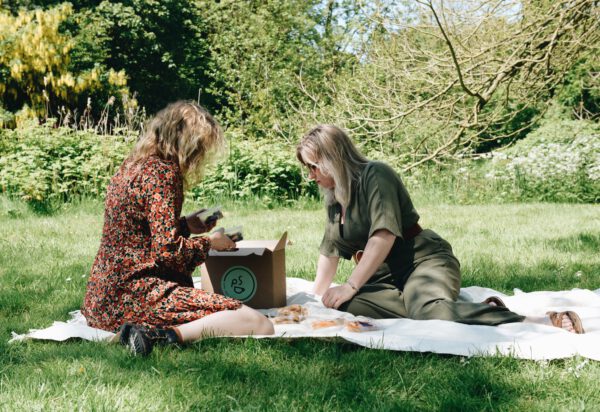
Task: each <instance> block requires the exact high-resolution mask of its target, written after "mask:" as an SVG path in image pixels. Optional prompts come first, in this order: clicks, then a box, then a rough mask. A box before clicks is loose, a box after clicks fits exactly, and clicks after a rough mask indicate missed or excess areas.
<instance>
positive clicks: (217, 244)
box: [208, 231, 235, 250]
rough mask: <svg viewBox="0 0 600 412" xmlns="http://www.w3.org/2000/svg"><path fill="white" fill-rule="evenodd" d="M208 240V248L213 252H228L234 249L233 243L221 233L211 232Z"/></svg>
mask: <svg viewBox="0 0 600 412" xmlns="http://www.w3.org/2000/svg"><path fill="white" fill-rule="evenodd" d="M208 238H209V239H210V247H211V248H212V249H214V250H229V249H234V248H235V242H234V241H233V240H231V239H230V238H229V237H228V236H227V235H225V234H223V231H216V232H213V233H211V234H210V236H209V237H208Z"/></svg>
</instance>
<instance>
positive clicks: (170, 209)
mask: <svg viewBox="0 0 600 412" xmlns="http://www.w3.org/2000/svg"><path fill="white" fill-rule="evenodd" d="M223 145H224V137H223V133H222V131H221V128H220V127H219V125H218V123H217V122H216V121H215V119H214V118H213V117H212V116H211V115H210V113H208V111H206V109H204V108H203V107H201V106H199V105H198V104H196V103H194V102H188V101H179V102H176V103H172V104H170V105H168V106H167V107H166V108H165V109H163V110H161V111H160V112H159V113H158V114H157V115H156V116H155V117H154V118H153V119H152V120H151V121H150V122H149V124H148V126H147V128H146V130H145V132H143V133H142V135H141V136H140V138H139V140H138V142H137V144H136V145H135V147H134V148H133V150H132V152H131V154H130V156H129V157H128V158H127V159H126V160H125V161H124V162H123V164H122V165H121V167H120V168H119V170H118V171H117V173H116V174H115V175H114V176H113V177H112V179H111V181H110V184H109V186H108V188H107V193H106V201H105V212H104V228H103V231H102V239H101V243H100V248H99V250H98V254H97V256H96V259H95V261H94V264H93V266H92V271H91V276H90V279H89V281H88V285H87V292H86V295H85V300H84V303H83V307H82V313H83V314H84V316H85V318H86V319H87V322H88V324H89V325H90V326H93V327H96V328H100V329H104V330H108V331H113V332H117V331H119V332H120V341H121V343H122V344H124V345H127V346H129V348H130V349H131V350H132V351H133V352H134V353H136V354H141V355H144V356H145V355H148V354H149V353H150V352H151V351H152V348H153V346H154V344H156V343H162V344H168V343H184V342H189V341H194V340H198V339H200V338H201V337H203V336H205V335H212V336H215V335H216V336H226V335H249V334H260V335H267V334H272V333H273V325H272V324H271V322H270V321H269V320H268V319H267V318H266V317H265V316H263V315H262V314H260V313H259V312H257V311H255V310H253V309H251V308H249V307H247V306H244V305H242V304H241V302H239V301H237V300H235V299H231V298H228V297H225V296H221V295H218V294H213V293H209V292H206V291H203V290H201V289H195V288H194V285H193V282H192V273H193V271H194V269H195V268H196V267H197V266H199V265H200V264H202V263H203V262H204V260H205V259H206V257H207V255H208V252H209V250H210V249H215V250H226V249H230V248H233V247H235V243H234V242H233V241H232V240H231V239H229V238H228V237H227V236H225V235H223V234H222V233H220V232H214V233H212V234H210V235H207V236H196V237H190V235H191V234H202V233H206V232H209V231H210V230H211V229H212V228H213V227H214V225H215V221H212V222H211V223H206V222H205V221H202V220H201V219H200V218H199V212H201V211H198V212H195V213H192V214H190V215H188V216H185V217H183V216H180V214H181V209H182V205H183V186H184V181H189V180H190V179H197V178H198V177H199V176H200V175H201V174H202V171H203V168H204V165H205V163H206V159H207V157H208V156H209V155H210V154H211V153H213V152H215V151H216V150H217V149H219V148H220V147H221V146H223Z"/></svg>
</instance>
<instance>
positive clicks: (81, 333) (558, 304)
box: [11, 278, 600, 361]
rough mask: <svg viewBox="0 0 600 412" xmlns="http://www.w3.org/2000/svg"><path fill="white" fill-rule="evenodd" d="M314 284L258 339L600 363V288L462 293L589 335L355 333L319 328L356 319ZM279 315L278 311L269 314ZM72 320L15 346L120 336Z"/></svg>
mask: <svg viewBox="0 0 600 412" xmlns="http://www.w3.org/2000/svg"><path fill="white" fill-rule="evenodd" d="M311 289H312V282H310V281H307V280H304V279H298V278H288V279H287V303H288V305H291V304H300V305H302V306H303V307H305V308H306V309H307V311H308V314H307V317H306V319H304V320H303V321H302V322H300V323H299V324H283V325H275V334H274V335H272V336H255V337H256V338H297V337H333V336H337V337H340V338H343V339H345V340H348V341H350V342H353V343H356V344H358V345H361V346H364V347H368V348H373V349H387V350H396V351H414V352H434V353H444V354H453V355H461V356H486V355H488V356H489V355H510V356H514V357H517V358H523V359H534V360H549V359H557V358H567V357H571V356H575V355H580V356H582V357H585V358H589V359H594V360H597V361H600V289H597V290H595V291H591V290H586V289H572V290H568V291H559V292H548V291H541V292H530V293H525V292H522V291H520V290H518V289H515V290H514V295H512V296H509V295H504V294H502V293H500V292H497V291H495V290H492V289H487V288H482V287H478V286H471V287H467V288H463V289H461V292H460V297H459V299H461V300H465V301H473V302H481V301H483V300H484V299H485V298H487V297H489V296H492V295H493V296H499V297H501V298H502V300H503V301H504V302H505V303H506V305H507V306H508V307H509V308H510V309H511V310H513V311H514V312H517V313H519V314H521V315H526V316H544V314H545V313H546V311H548V310H554V311H563V310H575V311H576V312H577V313H578V314H579V316H580V317H581V320H582V323H583V326H584V328H585V331H586V333H585V334H583V335H577V334H574V333H569V332H566V331H564V330H562V329H559V328H555V327H552V326H544V325H537V324H532V323H509V324H506V325H500V326H496V327H492V326H479V325H464V324H461V323H455V322H448V321H442V320H427V321H416V320H411V319H381V320H376V321H374V323H375V325H376V326H377V327H378V330H375V331H371V332H361V333H358V332H350V331H348V330H347V329H346V328H345V327H344V326H343V324H342V325H339V326H336V327H331V328H324V329H317V330H313V328H312V326H311V325H312V322H314V321H315V320H324V319H336V318H344V319H348V320H353V319H355V318H354V316H352V315H350V314H348V313H345V312H340V311H337V310H334V309H328V308H325V307H324V306H323V304H322V303H321V301H320V297H319V296H315V295H313V294H311V293H310V290H311ZM262 312H263V313H265V314H269V315H270V314H273V315H274V314H275V313H276V310H264V311H262ZM70 315H71V319H70V320H68V321H67V322H54V324H53V325H52V326H50V327H49V328H46V329H37V330H30V331H29V333H26V334H23V335H18V334H16V333H14V332H13V338H12V339H11V342H14V341H19V340H23V339H49V340H56V341H63V340H66V339H69V338H81V339H86V340H92V341H104V340H110V339H111V338H112V337H113V336H114V334H113V333H111V332H106V331H103V330H99V329H94V328H91V327H89V326H87V324H86V320H85V318H84V317H83V316H82V315H81V313H80V312H79V311H75V312H71V313H70Z"/></svg>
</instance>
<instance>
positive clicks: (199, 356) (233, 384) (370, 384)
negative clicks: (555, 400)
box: [0, 338, 530, 410]
mask: <svg viewBox="0 0 600 412" xmlns="http://www.w3.org/2000/svg"><path fill="white" fill-rule="evenodd" d="M20 345H21V346H22V347H21V349H15V348H13V349H11V350H10V351H11V352H13V353H12V355H11V357H12V358H13V360H14V361H16V362H15V363H16V364H18V365H19V368H18V369H19V371H20V372H19V371H17V370H15V369H13V371H12V372H7V373H8V375H9V378H19V377H20V374H21V373H22V374H25V375H27V371H28V370H39V369H40V368H41V369H42V374H41V375H40V374H39V373H37V374H34V375H35V376H32V379H34V380H35V379H40V380H41V381H43V382H46V383H47V384H49V385H50V386H51V389H50V390H51V392H56V393H57V394H61V396H65V394H64V392H65V389H64V388H65V387H67V388H68V387H71V388H72V391H73V392H74V393H75V394H76V393H77V390H78V389H77V388H78V387H79V386H85V385H90V382H91V384H92V387H93V386H96V387H98V388H104V387H107V386H117V387H122V388H128V390H129V392H131V390H132V388H133V389H134V390H135V391H137V392H139V396H141V397H143V396H144V393H145V392H146V391H148V392H150V393H152V394H153V395H154V394H155V393H153V392H156V391H158V392H157V393H164V394H165V397H166V398H167V399H168V397H174V398H176V399H178V400H180V401H184V404H185V408H184V409H186V410H189V409H195V408H198V409H203V410H212V409H217V410H221V409H227V410H231V409H243V410H247V409H269V408H272V409H275V410H280V409H282V410H341V409H344V410H348V409H353V410H414V409H435V410H485V409H490V408H492V405H493V408H498V409H510V408H511V407H513V408H514V407H516V406H517V403H516V402H517V400H518V399H519V398H520V397H523V396H529V395H530V393H529V392H527V390H526V389H525V388H523V387H522V386H521V385H519V379H514V378H515V374H517V375H518V373H519V370H520V365H522V364H523V362H525V361H520V360H516V359H512V358H471V359H465V358H462V357H458V356H448V355H435V354H421V353H403V352H390V351H382V350H372V349H366V348H362V347H358V346H356V345H353V344H350V343H346V342H343V341H339V340H337V341H335V342H334V341H331V340H329V341H323V340H316V339H306V338H302V339H294V340H283V339H279V340H255V339H208V340H205V341H202V342H198V343H195V344H193V345H189V346H187V347H185V348H183V349H177V348H172V347H169V348H158V349H156V350H155V351H154V353H153V354H152V355H151V356H150V357H149V358H147V359H142V358H136V357H132V356H131V355H129V354H128V353H127V352H126V350H125V349H124V348H122V347H120V346H119V345H114V344H110V345H109V344H94V343H90V342H80V341H76V342H66V343H48V342H46V343H42V342H27V343H24V344H20ZM2 346H4V345H0V347H2ZM3 349H4V348H3ZM65 364H66V365H71V364H72V365H76V366H74V367H73V368H72V369H73V370H72V371H71V373H70V374H69V373H67V370H66V367H65ZM73 374H74V375H75V376H73ZM9 381H10V380H9ZM15 382H16V381H15ZM82 382H83V383H82ZM66 391H67V393H68V392H69V390H66ZM67 398H68V395H67ZM163 406H164V405H163ZM167 406H168V403H167Z"/></svg>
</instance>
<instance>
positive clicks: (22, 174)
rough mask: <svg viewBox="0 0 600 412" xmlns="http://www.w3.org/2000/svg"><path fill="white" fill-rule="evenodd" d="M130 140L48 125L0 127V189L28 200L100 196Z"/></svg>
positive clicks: (60, 199)
mask: <svg viewBox="0 0 600 412" xmlns="http://www.w3.org/2000/svg"><path fill="white" fill-rule="evenodd" d="M131 140H132V139H131V137H126V136H102V135H97V134H95V133H93V132H90V131H76V130H72V129H68V128H53V127H52V123H48V124H47V125H44V126H36V125H30V126H28V127H25V128H19V129H15V130H0V156H1V158H0V190H1V191H2V192H4V193H9V194H13V195H17V196H19V197H20V198H22V199H23V200H25V201H28V202H30V203H48V202H53V201H67V200H69V199H71V198H73V197H74V196H81V195H87V196H94V197H95V196H102V195H103V193H104V190H105V187H106V184H107V183H108V181H109V180H110V178H111V176H112V175H113V173H114V172H115V170H116V168H117V167H118V166H119V165H120V164H121V162H122V161H123V159H124V158H125V156H126V155H127V153H128V151H129V148H130V146H131Z"/></svg>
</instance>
